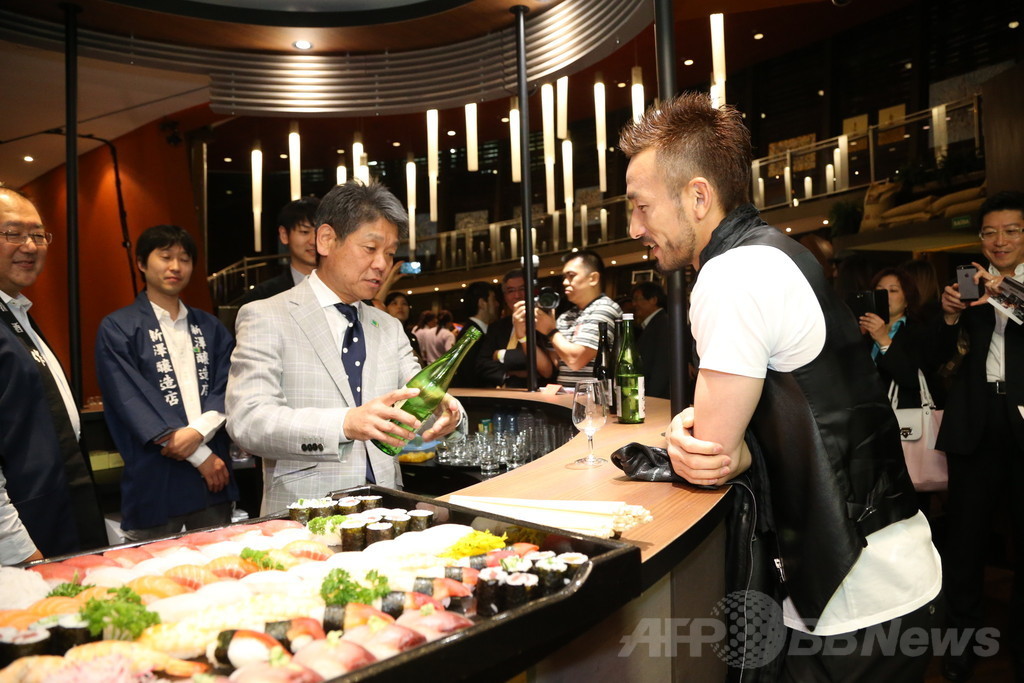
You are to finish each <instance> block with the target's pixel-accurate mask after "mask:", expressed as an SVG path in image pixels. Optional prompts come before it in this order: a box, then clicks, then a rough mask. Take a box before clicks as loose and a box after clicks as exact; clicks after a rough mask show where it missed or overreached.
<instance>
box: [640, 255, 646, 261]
mask: <svg viewBox="0 0 1024 683" xmlns="http://www.w3.org/2000/svg"><path fill="white" fill-rule="evenodd" d="M640 258H642V259H643V260H644V261H646V260H647V258H648V257H647V254H644V255H643V256H641V257H640Z"/></svg>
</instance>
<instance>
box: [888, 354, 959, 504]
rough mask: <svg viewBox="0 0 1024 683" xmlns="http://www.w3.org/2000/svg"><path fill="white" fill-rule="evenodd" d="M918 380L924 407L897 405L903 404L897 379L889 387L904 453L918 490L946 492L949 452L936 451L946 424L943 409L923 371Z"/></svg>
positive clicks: (918, 374) (911, 477) (919, 372)
mask: <svg viewBox="0 0 1024 683" xmlns="http://www.w3.org/2000/svg"><path fill="white" fill-rule="evenodd" d="M917 381H918V384H919V385H920V389H921V407H920V408H897V407H896V406H897V405H898V404H899V390H898V387H897V386H896V382H893V383H892V385H890V387H889V401H890V402H891V404H892V409H893V412H895V413H896V421H897V422H898V423H899V425H900V438H901V439H902V440H903V456H904V458H905V460H906V462H907V471H908V472H909V473H910V480H911V481H912V482H914V488H915V489H917V490H918V491H943V490H945V489H946V487H947V485H948V482H949V474H948V471H947V465H946V454H945V453H944V452H942V451H937V450H935V438H936V437H937V436H938V434H939V426H940V425H941V424H942V411H941V410H938V409H936V408H935V401H933V400H932V394H931V392H930V391H928V383H927V382H926V381H925V379H924V373H923V372H921V371H920V370H918V371H917Z"/></svg>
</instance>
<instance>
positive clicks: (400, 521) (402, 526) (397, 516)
mask: <svg viewBox="0 0 1024 683" xmlns="http://www.w3.org/2000/svg"><path fill="white" fill-rule="evenodd" d="M409 520H410V517H409V515H407V514H405V513H395V512H392V513H391V514H388V515H384V521H385V522H391V526H393V527H395V536H401V535H402V534H404V533H405V532H406V531H408V530H409Z"/></svg>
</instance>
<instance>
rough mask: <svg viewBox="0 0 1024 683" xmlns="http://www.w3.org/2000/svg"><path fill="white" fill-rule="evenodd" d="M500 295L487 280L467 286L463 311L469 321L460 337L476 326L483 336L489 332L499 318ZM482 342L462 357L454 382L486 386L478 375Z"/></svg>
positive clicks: (470, 385)
mask: <svg viewBox="0 0 1024 683" xmlns="http://www.w3.org/2000/svg"><path fill="white" fill-rule="evenodd" d="M499 310H500V309H499V304H498V297H497V296H496V295H495V294H494V287H492V286H491V285H490V284H488V283H486V282H474V283H472V284H470V285H469V287H467V288H466V295H465V297H463V312H464V313H465V315H466V318H467V322H466V324H465V326H463V328H462V332H460V333H459V337H460V338H461V337H462V335H464V334H466V330H468V329H469V328H470V327H475V328H477V329H478V330H480V335H481V337H482V336H483V335H485V334H487V330H488V328H489V327H490V326H491V324H492V323H494V321H496V320H497V319H498V311H499ZM480 347H481V343H480V342H477V343H476V344H474V345H473V348H471V349H470V350H469V352H468V353H467V354H466V357H465V358H463V359H462V365H460V366H459V369H458V370H457V371H456V373H455V379H454V380H453V382H452V384H453V385H454V386H457V387H485V386H488V385H487V384H485V383H484V381H483V379H482V378H481V377H479V376H478V375H477V371H476V366H477V360H478V359H479V358H480Z"/></svg>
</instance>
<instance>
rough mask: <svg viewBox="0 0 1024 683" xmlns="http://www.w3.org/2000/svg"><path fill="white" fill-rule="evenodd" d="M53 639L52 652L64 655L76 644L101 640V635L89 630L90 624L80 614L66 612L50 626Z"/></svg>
mask: <svg viewBox="0 0 1024 683" xmlns="http://www.w3.org/2000/svg"><path fill="white" fill-rule="evenodd" d="M50 634H51V635H52V636H53V637H52V639H51V648H50V654H55V655H63V654H64V653H65V652H67V651H68V650H70V649H71V648H73V647H75V646H76V645H85V644H86V643H91V642H93V641H96V640H99V639H100V638H101V636H100V635H95V636H94V635H93V634H92V633H90V632H89V626H88V625H87V624H86V622H85V620H84V619H82V617H81V616H80V615H78V614H65V615H63V616H61V617H60V618H59V619H57V623H56V624H54V625H53V626H52V627H50Z"/></svg>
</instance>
